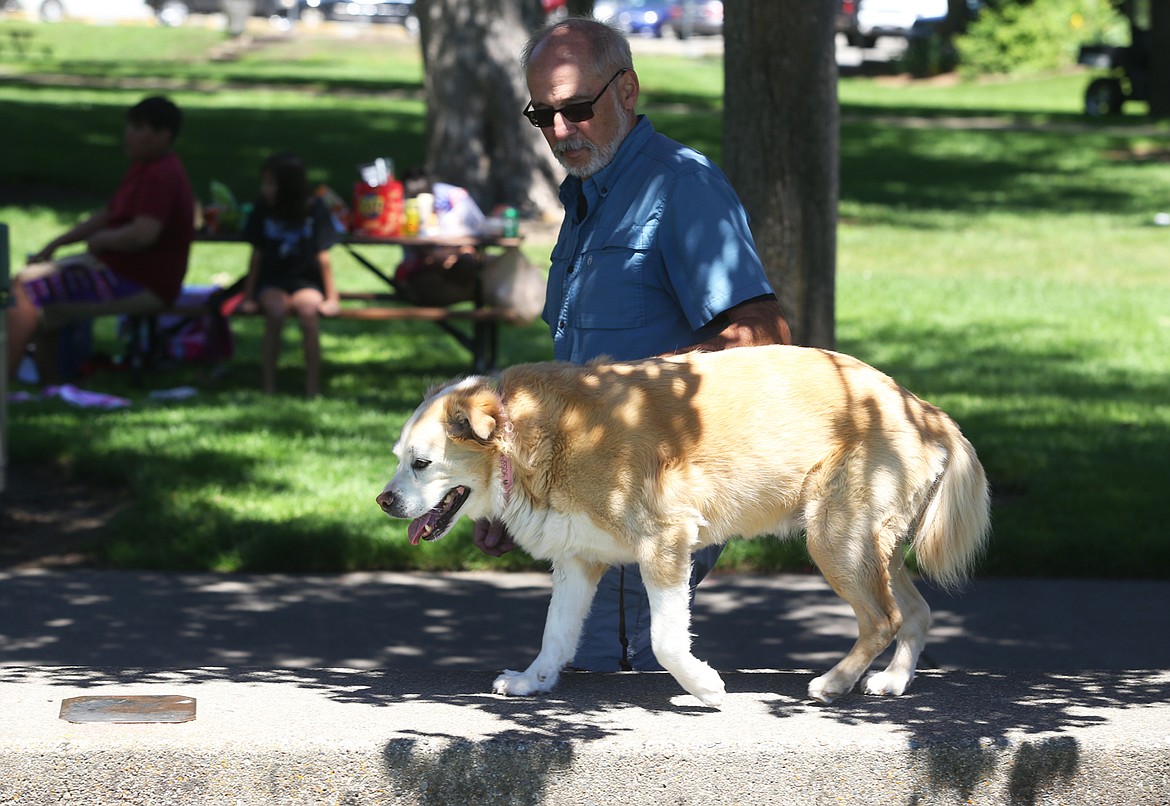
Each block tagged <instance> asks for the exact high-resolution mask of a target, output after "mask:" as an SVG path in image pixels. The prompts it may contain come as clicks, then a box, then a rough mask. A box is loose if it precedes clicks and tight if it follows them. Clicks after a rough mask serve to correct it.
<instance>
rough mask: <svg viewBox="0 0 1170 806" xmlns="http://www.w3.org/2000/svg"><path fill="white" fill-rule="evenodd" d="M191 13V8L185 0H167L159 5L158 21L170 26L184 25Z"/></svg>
mask: <svg viewBox="0 0 1170 806" xmlns="http://www.w3.org/2000/svg"><path fill="white" fill-rule="evenodd" d="M190 15H191V9H190V7H188V5H187V4H186V3H184V2H183V0H166V2H165V3H163V4H162V5H161V6H159V7H158V21H159V22H161V23H162V24H163V25H166V26H168V27H170V26H173V25H182V24H183V23H184V22H186V21H187V17H189V16H190Z"/></svg>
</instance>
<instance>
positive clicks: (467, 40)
mask: <svg viewBox="0 0 1170 806" xmlns="http://www.w3.org/2000/svg"><path fill="white" fill-rule="evenodd" d="M539 11H540V5H539V3H529V2H526V0H419V2H417V3H416V12H417V14H418V18H419V26H420V38H421V41H422V55H423V65H424V70H425V78H424V86H425V88H426V97H427V117H426V143H427V164H426V171H427V174H428V175H429V176H431V177H433V178H435V179H437V180H440V181H444V182H450V183H451V184H454V185H459V186H461V187H464V188H467V190H468V192H469V193H470V194H471V196H472V198H474V199H475V200H476V202H477V203H478V204H479V205H480V207H482V208H483V209H484V211H485V212H486V211H490V210H491V209H492V208H493V207H495V206H496V205H499V204H507V205H512V206H514V207H517V208H519V209H520V210H521V211H522V212H523V213H524V214H525V215H553V216H555V215H556V214H557V212H558V211H559V209H560V203H559V201H558V200H557V197H556V188H557V185H558V184H559V183H560V180H561V175H562V172H561V170H560V167H559V166H558V165H557V163H556V160H555V159H553V157H552V154H551V152H550V151H549V148H548V145H547V144H546V143H545V142H544V138H542V137H541V136H540V132H539V131H537V130H536V129H535V128H533V127H532V126H531V125H530V124H529V123H528V122H527V121H526V120H524V118H523V116H521V114H520V110H521V109H523V108H524V106H525V104H527V103H528V87H527V85H526V83H525V81H524V76H523V74H522V73H521V70H520V50H521V49H522V48H523V46H524V42H525V40H526V39H527V37H528V32H529V31H530V30H531V29H532V27H534V26H535V24H536V23H537V22H538V20H539Z"/></svg>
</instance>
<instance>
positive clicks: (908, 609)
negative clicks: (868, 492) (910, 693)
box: [862, 556, 930, 694]
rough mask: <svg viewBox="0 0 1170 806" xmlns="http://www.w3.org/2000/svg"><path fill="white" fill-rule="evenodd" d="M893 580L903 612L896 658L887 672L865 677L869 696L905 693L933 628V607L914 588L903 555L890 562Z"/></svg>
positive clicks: (895, 593)
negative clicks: (931, 618)
mask: <svg viewBox="0 0 1170 806" xmlns="http://www.w3.org/2000/svg"><path fill="white" fill-rule="evenodd" d="M890 566H891V567H890V580H891V582H892V583H893V590H894V598H896V599H897V600H898V609H899V610H900V611H901V613H902V629H900V630H898V637H897V639H896V641H897V643H896V645H895V648H894V657H893V659H892V660H891V661H890V665H889V666H887V667H886V668H885V671H881V672H874V673H873V674H871V675H869V676H867V677H866V678H865V683H864V684H863V686H862V688H863V689H864V691H865V693H866V694H902V693H903V692H905V691H906V687H907V686H909V685H910V681H911V680H913V679H914V670H915V669H916V668H917V666H918V656H919V655H920V654H921V653H922V647H923V646H925V644H926V631H927V630H928V629H929V628H930V606H929V605H928V604H927V603H926V600H925V599H923V598H922V594H921V593H919V592H918V588H916V587H914V582H913V580H911V579H910V575H909V574H908V573H907V572H906V566H905V565H904V564H903V562H902V558H901V557H900V556H897V557H893V558H892V559H891V560H890Z"/></svg>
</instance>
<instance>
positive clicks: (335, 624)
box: [0, 571, 1170, 688]
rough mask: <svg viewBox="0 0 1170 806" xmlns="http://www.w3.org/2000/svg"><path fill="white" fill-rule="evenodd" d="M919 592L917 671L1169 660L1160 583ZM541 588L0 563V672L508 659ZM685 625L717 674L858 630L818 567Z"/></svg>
mask: <svg viewBox="0 0 1170 806" xmlns="http://www.w3.org/2000/svg"><path fill="white" fill-rule="evenodd" d="M923 594H924V595H925V596H926V599H927V601H928V602H930V605H931V607H932V609H933V616H934V624H933V627H932V628H931V632H930V636H929V639H928V642H927V647H926V652H925V653H924V656H923V662H922V664H921V666H922V668H932V667H934V668H940V669H968V670H980V671H997V670H1008V669H1015V670H1040V671H1054V670H1073V669H1076V670H1081V669H1095V670H1104V669H1170V641H1167V640H1166V639H1167V637H1168V636H1170V581H1157V582H1108V581H1096V580H1035V579H987V580H976V581H975V582H973V583H972V584H971V585H970V587H969V588H968V590H966V591H965V592H964V593H962V594H961V595H958V596H948V595H946V594H944V593H941V592H940V591H938V590H936V589H933V588H930V587H923ZM548 598H549V577H548V575H547V574H532V573H529V574H495V573H456V574H431V573H369V574H365V573H363V574H343V575H303V576H302V575H244V576H225V575H215V574H167V573H136V572H121V571H72V572H0V665H6V664H7V665H12V664H17V665H26V666H114V667H143V668H149V667H155V668H171V669H175V668H195V667H204V666H225V667H259V668H311V667H340V668H351V669H419V670H433V669H446V670H486V671H489V672H490V671H495V670H498V669H502V668H505V667H507V668H523V667H524V666H525V665H527V663H528V662H529V661H531V660H532V658H534V657H535V656H536V653H537V651H538V650H539V647H540V636H541V631H542V629H543V625H544V615H545V611H546V608H547V606H548ZM692 632H694V634H695V636H696V637H695V641H694V646H695V653H696V655H698V656H699V657H701V658H703V659H705V660H707V661H708V662H710V663H711V664H712V665H713V666H714V667H715V668H716V669H720V670H731V669H778V670H790V669H819V670H825V669H827V668H828V667H829V666H830V665H832V664H833V663H835V662H836V660H838V659H839V658H840V657H841V656H842V655H843V654H844V653H845V652H846V651H847V650H848V648H849V646H850V645H851V643H852V639H853V638H854V637H855V636H856V626H855V622H854V619H853V614H852V612H851V610H850V609H849V607H848V606H847V605H846V604H845V603H844V602H842V601H841V600H840V599H838V598H837V596H836V595H835V594H834V593H833V592H832V591H831V590H830V589H829V587H828V585H827V584H826V583H825V582H824V580H823V579H822V578H821V577H819V576H812V575H809V576H805V575H798V574H780V575H774V576H742V575H730V576H729V575H718V574H717V575H713V576H711V577H709V578H708V579H707V580H706V581H705V582H704V584H703V586H702V587H701V588H700V590H699V593H698V594H697V596H696V600H695V607H694V623H693V627H692ZM489 684H490V680H488V681H487V682H485V688H486V686H487V685H489Z"/></svg>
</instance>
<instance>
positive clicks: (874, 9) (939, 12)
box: [853, 0, 947, 47]
mask: <svg viewBox="0 0 1170 806" xmlns="http://www.w3.org/2000/svg"><path fill="white" fill-rule="evenodd" d="M946 16H947V0H858V4H857V33H856V37H855V41H854V42H853V44H857V45H860V46H861V47H873V45H874V42H876V41H877V38H878V37H879V36H897V37H901V38H903V39H906V38H909V37H910V34H911V31H912V30H914V26H915V25H916V24H917V25H921V24H922V21H927V20H929V21H939V20H944V19H946Z"/></svg>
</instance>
